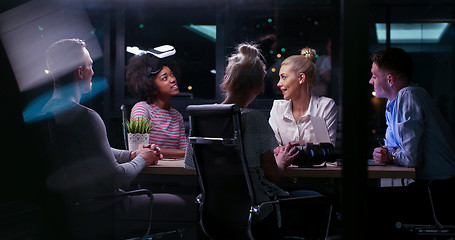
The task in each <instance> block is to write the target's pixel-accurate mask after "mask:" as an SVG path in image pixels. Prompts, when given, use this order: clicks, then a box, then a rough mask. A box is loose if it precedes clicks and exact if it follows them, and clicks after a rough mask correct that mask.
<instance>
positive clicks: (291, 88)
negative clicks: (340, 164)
mask: <svg viewBox="0 0 455 240" xmlns="http://www.w3.org/2000/svg"><path fill="white" fill-rule="evenodd" d="M315 56H316V51H315V50H314V49H311V48H304V49H302V50H301V54H300V55H293V56H290V57H288V58H286V59H285V60H284V61H283V63H282V64H281V68H280V81H279V82H278V84H277V86H278V87H279V88H280V90H281V92H282V94H283V97H284V99H283V100H275V101H274V102H273V106H272V109H271V110H270V118H269V124H270V126H271V127H272V129H273V131H274V133H275V137H276V139H277V141H278V143H279V144H280V146H281V147H282V146H285V145H286V144H288V143H290V142H298V143H299V144H301V145H303V144H306V143H311V142H313V141H314V136H312V128H313V127H312V124H311V117H322V118H324V120H325V124H326V126H327V129H328V133H329V138H330V142H331V143H332V144H333V145H334V146H335V141H336V130H337V108H336V105H335V101H334V100H333V99H331V98H327V97H318V96H316V95H313V94H311V90H312V88H313V87H314V86H315V84H316V82H317V70H316V66H315V64H314V63H313V60H314V58H315Z"/></svg>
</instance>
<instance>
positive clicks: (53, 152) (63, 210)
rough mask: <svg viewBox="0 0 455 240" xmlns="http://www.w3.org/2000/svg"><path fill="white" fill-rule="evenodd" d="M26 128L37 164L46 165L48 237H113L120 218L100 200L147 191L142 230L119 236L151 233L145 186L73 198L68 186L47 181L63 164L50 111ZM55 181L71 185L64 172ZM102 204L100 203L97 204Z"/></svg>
mask: <svg viewBox="0 0 455 240" xmlns="http://www.w3.org/2000/svg"><path fill="white" fill-rule="evenodd" d="M28 128H29V130H30V133H31V134H32V136H34V137H35V139H36V140H37V142H39V143H40V144H41V146H42V147H41V150H42V153H41V155H42V156H43V157H44V158H45V161H44V162H41V163H40V164H44V165H46V167H45V171H46V173H45V175H46V178H47V179H46V181H47V183H48V184H47V186H48V189H47V191H48V192H47V193H46V196H47V198H46V202H47V204H46V205H47V207H46V209H47V210H48V213H50V215H52V216H49V218H48V219H47V220H48V222H47V224H48V226H47V228H49V229H50V231H49V232H52V233H50V234H51V235H52V236H50V237H51V238H53V237H55V238H61V239H63V238H70V239H92V238H97V239H99V238H102V239H104V238H106V239H114V238H118V237H119V236H116V235H115V230H116V227H115V226H120V227H121V226H122V221H124V220H125V219H118V218H116V217H115V213H114V208H113V205H112V204H110V206H109V207H104V206H105V205H104V204H103V203H113V202H115V201H117V200H120V199H121V198H124V197H130V196H137V195H147V196H149V198H150V204H149V215H148V221H147V223H146V224H147V231H146V232H142V233H137V232H134V233H131V232H125V233H122V235H121V236H120V237H129V238H131V237H135V236H138V235H140V236H141V237H142V238H146V237H147V238H148V237H150V236H153V234H150V231H151V218H152V206H153V194H152V192H150V191H149V190H147V189H137V190H131V191H116V192H112V193H106V194H102V195H98V196H95V197H93V198H90V199H83V200H80V199H77V198H76V197H74V196H75V195H77V194H75V193H74V191H73V189H72V188H71V187H67V188H65V189H55V188H53V187H50V185H49V183H50V182H51V181H54V179H51V178H52V177H51V176H52V174H53V173H54V172H55V171H58V170H59V169H62V168H64V165H63V164H64V163H63V162H64V161H65V160H64V159H62V158H61V154H60V148H59V144H58V142H59V139H58V137H57V134H56V126H55V119H54V116H53V115H52V114H51V113H45V114H44V117H43V120H41V121H39V122H35V123H33V124H29V125H28ZM58 180H59V181H62V182H63V183H59V184H60V185H62V186H71V184H70V183H71V179H68V178H65V174H59V178H58ZM100 206H103V207H100Z"/></svg>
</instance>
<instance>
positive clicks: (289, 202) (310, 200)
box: [251, 195, 332, 213]
mask: <svg viewBox="0 0 455 240" xmlns="http://www.w3.org/2000/svg"><path fill="white" fill-rule="evenodd" d="M269 204H279V205H286V206H298V205H302V204H318V205H327V206H330V205H332V201H331V199H330V198H329V197H328V196H325V195H318V196H306V197H288V198H281V199H278V200H274V201H266V202H262V203H260V204H259V205H256V206H254V207H253V208H252V210H251V212H253V213H257V212H259V211H261V208H262V207H263V206H264V205H269Z"/></svg>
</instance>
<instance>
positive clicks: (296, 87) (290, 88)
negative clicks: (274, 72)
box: [277, 65, 305, 99]
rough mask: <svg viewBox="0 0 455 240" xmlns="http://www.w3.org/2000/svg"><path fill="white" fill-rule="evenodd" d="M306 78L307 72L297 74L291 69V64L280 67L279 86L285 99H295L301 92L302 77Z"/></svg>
mask: <svg viewBox="0 0 455 240" xmlns="http://www.w3.org/2000/svg"><path fill="white" fill-rule="evenodd" d="M302 77H303V78H305V74H303V73H302V74H297V73H296V72H294V71H292V70H291V66H290V65H284V66H281V68H280V81H278V83H277V86H278V87H279V88H280V90H281V93H282V94H283V98H284V99H293V98H295V97H297V96H298V95H299V94H300V93H301V87H302V85H301V84H300V80H301V78H302Z"/></svg>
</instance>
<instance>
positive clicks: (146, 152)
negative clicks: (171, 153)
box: [135, 144, 163, 166]
mask: <svg viewBox="0 0 455 240" xmlns="http://www.w3.org/2000/svg"><path fill="white" fill-rule="evenodd" d="M135 152H136V154H137V156H141V157H142V158H144V160H145V163H146V164H147V166H148V165H155V164H157V163H158V160H161V159H163V155H162V154H161V149H160V148H159V147H157V146H156V145H155V144H148V145H143V144H140V145H139V147H138V149H137V150H136V151H135Z"/></svg>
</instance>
